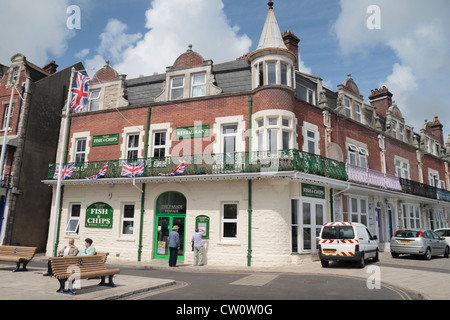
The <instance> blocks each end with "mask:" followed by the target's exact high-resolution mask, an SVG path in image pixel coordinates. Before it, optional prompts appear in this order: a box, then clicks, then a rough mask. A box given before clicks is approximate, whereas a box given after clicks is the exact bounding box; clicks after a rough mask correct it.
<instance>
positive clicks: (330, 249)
mask: <svg viewBox="0 0 450 320" xmlns="http://www.w3.org/2000/svg"><path fill="white" fill-rule="evenodd" d="M355 243H357V241H356V240H355V233H354V229H353V226H352V225H350V224H336V223H329V224H326V225H324V227H323V229H322V234H321V241H320V245H321V248H322V254H325V255H335V256H353V255H354V254H355Z"/></svg>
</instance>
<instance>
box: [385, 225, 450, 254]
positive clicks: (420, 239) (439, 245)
mask: <svg viewBox="0 0 450 320" xmlns="http://www.w3.org/2000/svg"><path fill="white" fill-rule="evenodd" d="M391 254H392V257H393V258H398V255H399V254H417V255H422V256H423V257H424V258H425V259H426V260H430V259H431V256H437V255H440V254H442V255H444V257H445V258H448V257H449V245H448V244H447V242H446V241H445V239H444V238H442V237H439V236H438V235H437V234H436V233H435V232H434V231H432V230H428V229H420V230H418V229H404V230H398V231H397V232H396V233H395V234H394V236H393V237H392V238H391Z"/></svg>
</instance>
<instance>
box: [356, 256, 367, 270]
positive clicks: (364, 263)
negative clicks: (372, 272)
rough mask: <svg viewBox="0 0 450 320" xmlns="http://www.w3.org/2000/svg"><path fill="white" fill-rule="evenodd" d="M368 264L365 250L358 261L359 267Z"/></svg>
mask: <svg viewBox="0 0 450 320" xmlns="http://www.w3.org/2000/svg"><path fill="white" fill-rule="evenodd" d="M365 266H366V260H365V259H364V252H363V253H362V254H361V258H360V259H359V261H358V267H360V268H364V267H365Z"/></svg>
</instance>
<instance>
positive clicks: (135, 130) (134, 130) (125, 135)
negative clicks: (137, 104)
mask: <svg viewBox="0 0 450 320" xmlns="http://www.w3.org/2000/svg"><path fill="white" fill-rule="evenodd" d="M143 133H144V127H143V126H133V127H125V128H123V130H122V145H121V147H120V150H121V152H122V158H121V159H123V160H127V156H128V151H129V150H128V139H129V136H131V135H139V145H138V148H137V150H138V156H137V159H140V158H141V157H142V149H143V145H144V143H143V142H142V137H143ZM149 149H150V148H149Z"/></svg>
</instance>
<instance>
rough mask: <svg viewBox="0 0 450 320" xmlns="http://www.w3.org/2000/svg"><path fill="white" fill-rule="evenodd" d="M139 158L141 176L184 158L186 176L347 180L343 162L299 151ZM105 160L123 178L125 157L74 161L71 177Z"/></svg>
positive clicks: (110, 173) (89, 172)
mask: <svg viewBox="0 0 450 320" xmlns="http://www.w3.org/2000/svg"><path fill="white" fill-rule="evenodd" d="M140 161H144V172H143V174H142V175H141V177H157V176H161V175H166V174H169V173H171V172H173V171H174V170H175V169H176V168H177V166H178V165H179V164H180V163H181V162H182V161H185V163H186V166H185V170H184V172H183V175H206V174H209V175H214V174H231V173H255V172H260V173H270V172H279V171H299V172H305V173H311V174H315V175H321V176H324V177H329V178H333V179H339V180H347V173H346V172H345V164H344V163H342V162H340V161H335V160H331V159H327V158H325V157H322V156H319V155H315V154H310V153H307V152H303V151H299V150H283V151H276V152H251V153H248V152H237V153H227V154H210V155H208V154H202V155H188V156H172V157H164V158H148V159H134V160H132V161H131V160H130V161H129V162H130V163H131V162H132V163H136V162H140ZM106 163H108V169H107V170H106V173H105V175H104V176H103V177H104V178H123V177H122V175H121V173H122V160H104V161H90V162H80V163H75V164H74V170H73V174H72V176H71V177H70V178H69V179H71V180H74V179H87V178H89V177H91V176H93V175H95V174H96V173H97V172H98V171H99V170H100V169H101V168H102V167H103V166H104V165H105V164H106ZM55 170H56V165H55V164H51V165H49V170H48V175H47V178H48V180H52V179H53V176H54V174H55Z"/></svg>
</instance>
